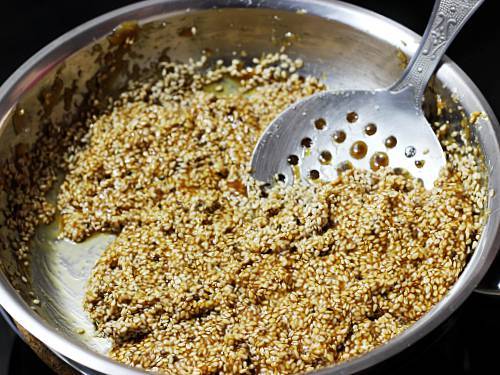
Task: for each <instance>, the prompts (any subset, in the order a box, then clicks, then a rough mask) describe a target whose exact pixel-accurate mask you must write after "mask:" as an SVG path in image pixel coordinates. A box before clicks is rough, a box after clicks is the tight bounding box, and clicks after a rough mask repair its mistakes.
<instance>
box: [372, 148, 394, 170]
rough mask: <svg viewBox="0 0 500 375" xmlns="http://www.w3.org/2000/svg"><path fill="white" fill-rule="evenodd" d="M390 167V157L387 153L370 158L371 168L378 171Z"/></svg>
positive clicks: (380, 153) (375, 154)
mask: <svg viewBox="0 0 500 375" xmlns="http://www.w3.org/2000/svg"><path fill="white" fill-rule="evenodd" d="M388 165H389V156H387V154H386V153H385V152H376V153H374V154H373V155H372V157H371V158H370V168H371V169H372V170H374V171H378V170H379V169H380V168H382V167H387V166H388Z"/></svg>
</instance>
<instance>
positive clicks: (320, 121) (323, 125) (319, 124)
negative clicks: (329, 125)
mask: <svg viewBox="0 0 500 375" xmlns="http://www.w3.org/2000/svg"><path fill="white" fill-rule="evenodd" d="M314 127H315V128H316V129H318V130H323V129H324V128H326V120H325V119H324V118H321V117H320V118H319V119H316V120H315V121H314Z"/></svg>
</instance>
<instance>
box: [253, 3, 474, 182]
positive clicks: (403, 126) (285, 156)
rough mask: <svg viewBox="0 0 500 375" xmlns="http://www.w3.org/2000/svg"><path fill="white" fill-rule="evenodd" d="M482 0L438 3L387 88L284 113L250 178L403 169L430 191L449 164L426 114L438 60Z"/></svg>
mask: <svg viewBox="0 0 500 375" xmlns="http://www.w3.org/2000/svg"><path fill="white" fill-rule="evenodd" d="M483 2H484V0H446V1H445V0H437V1H436V3H435V6H434V10H433V13H432V16H431V18H430V21H429V24H428V27H427V30H426V32H425V34H424V37H423V38H422V42H421V44H420V47H419V48H418V50H417V53H416V54H415V56H414V57H413V58H412V60H411V61H410V63H409V65H408V67H407V69H406V70H405V72H404V73H403V76H402V78H401V79H400V80H399V81H398V82H396V83H395V84H394V85H393V86H391V87H390V88H388V89H381V90H372V91H361V90H355V91H352V90H344V91H338V92H323V93H319V94H315V95H313V96H311V97H308V98H306V99H303V100H302V101H299V102H297V103H295V104H293V105H292V106H290V107H289V108H287V109H286V110H285V111H284V112H282V113H281V114H280V115H279V116H278V117H277V118H276V119H275V120H274V121H273V122H272V123H271V125H270V126H269V127H268V128H267V129H266V131H265V132H264V134H263V135H262V136H261V138H260V140H259V142H258V143H257V145H256V147H255V149H254V153H253V156H252V162H251V167H252V173H253V177H254V178H255V179H257V180H259V181H263V182H266V183H271V182H273V181H274V180H281V181H284V182H285V183H288V184H293V183H294V182H296V181H298V180H302V181H304V182H306V183H310V182H314V181H318V180H323V181H332V180H334V179H336V178H337V177H338V175H339V173H341V171H342V170H345V169H347V168H350V167H354V168H360V169H366V170H370V169H371V170H378V169H379V168H381V167H386V166H387V167H391V168H393V169H396V168H397V169H402V170H405V171H407V172H409V173H411V174H412V175H413V176H414V177H415V178H419V179H421V180H422V182H423V183H424V186H425V187H426V188H428V189H430V188H432V187H433V185H434V182H435V181H436V179H437V178H438V177H439V174H440V171H441V170H442V168H443V167H444V166H445V165H446V156H445V154H444V152H443V150H442V147H441V144H440V143H439V140H438V138H437V136H436V135H435V133H434V131H433V130H432V127H431V126H430V124H429V123H428V121H427V119H426V118H425V116H424V114H423V111H422V98H423V93H424V90H425V87H426V86H427V83H428V82H429V79H430V78H431V76H432V74H433V72H434V70H435V69H436V67H437V65H438V63H439V61H440V60H441V58H442V57H443V55H444V53H445V51H446V49H447V48H448V46H449V45H450V44H451V42H452V41H453V39H454V38H455V36H456V35H457V34H458V32H459V31H460V29H461V28H462V27H463V25H464V24H465V23H466V22H467V20H468V19H469V17H470V16H471V15H472V14H473V13H474V12H475V11H476V10H477V8H478V7H479V6H480V5H481V4H482V3H483Z"/></svg>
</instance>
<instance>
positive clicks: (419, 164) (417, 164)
mask: <svg viewBox="0 0 500 375" xmlns="http://www.w3.org/2000/svg"><path fill="white" fill-rule="evenodd" d="M424 165H425V160H415V167H417V168H419V169H420V168H423V167H424Z"/></svg>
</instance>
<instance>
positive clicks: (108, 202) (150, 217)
mask: <svg viewBox="0 0 500 375" xmlns="http://www.w3.org/2000/svg"><path fill="white" fill-rule="evenodd" d="M205 62H206V61H205V59H204V58H203V59H202V60H201V61H198V62H194V61H190V62H189V63H187V64H179V63H172V62H165V63H160V64H159V76H160V78H159V79H158V77H157V78H155V79H150V80H148V81H146V82H135V81H134V82H130V85H129V89H128V90H127V91H126V92H124V93H122V94H121V95H120V97H119V98H118V99H116V100H112V101H110V102H109V106H108V110H107V111H106V112H105V113H103V114H101V115H99V116H93V117H91V118H90V120H89V121H87V123H86V125H85V126H83V125H82V126H75V127H73V129H74V130H71V132H73V133H70V132H66V133H67V134H66V133H65V132H61V134H64V137H63V141H62V142H61V145H62V146H61V145H60V146H61V147H64V150H65V151H64V152H61V153H56V155H55V157H54V159H53V160H52V159H51V158H41V159H42V160H52V161H53V163H52V164H50V165H49V164H47V165H45V164H44V165H43V167H44V168H38V169H39V170H40V171H42V170H43V171H45V172H43V173H44V175H43V176H44V179H43V185H42V186H41V187H37V189H38V190H34V189H32V188H29V189H28V190H29V191H30V192H31V193H30V194H31V195H30V194H24V195H20V198H18V199H22V202H28V201H29V199H31V198H32V197H35V198H36V197H38V196H39V197H44V196H45V194H46V192H47V191H48V190H49V189H50V187H51V186H52V185H53V184H54V182H55V180H56V174H57V173H56V167H54V165H56V166H57V167H58V168H62V169H63V170H65V172H66V176H65V178H64V181H63V183H62V185H61V188H60V192H59V195H58V201H57V210H58V211H59V213H60V217H61V221H60V226H61V237H65V238H69V239H71V240H74V241H83V240H85V239H86V238H88V237H89V236H91V235H92V234H94V233H97V232H112V233H116V234H117V237H116V239H115V240H114V241H113V242H112V243H111V244H110V245H109V246H108V247H107V248H106V250H105V251H104V253H103V255H102V256H101V258H100V259H99V260H98V262H97V264H96V266H95V268H94V270H93V274H92V276H91V278H90V280H89V283H88V287H87V293H86V296H85V300H84V307H85V309H86V311H87V312H88V314H89V316H90V318H91V319H92V321H93V322H94V323H95V326H96V327H97V331H98V332H99V333H100V334H102V335H103V336H105V337H108V338H110V339H111V340H112V342H113V348H112V349H111V351H110V356H111V357H113V358H115V359H117V360H118V361H120V362H123V363H126V364H129V365H132V366H137V367H140V368H143V369H147V370H151V371H160V372H164V373H202V374H209V373H218V372H220V373H282V374H292V373H302V372H307V371H311V370H314V369H318V368H321V367H325V366H328V365H332V364H336V363H339V362H341V361H344V360H347V359H350V358H353V357H356V356H358V355H361V354H363V353H366V352H367V351H369V350H371V349H373V348H375V347H377V346H379V345H381V344H383V343H385V342H387V341H388V340H390V339H391V338H393V337H394V336H396V335H398V334H399V333H401V332H402V331H404V330H405V329H407V328H408V327H409V326H410V325H411V324H413V323H414V322H415V321H417V320H418V319H419V318H420V317H422V316H423V315H424V314H425V313H426V312H427V311H429V309H430V308H432V307H433V306H434V305H435V304H436V303H437V302H439V301H440V300H441V299H442V298H443V296H445V295H446V293H447V292H448V291H449V289H450V288H451V286H452V285H453V284H454V283H455V281H456V280H457V278H458V277H459V275H460V273H461V272H462V270H463V268H464V267H465V265H466V262H467V259H468V257H469V255H470V254H471V252H472V251H473V249H474V248H475V247H476V246H477V243H478V241H479V237H480V234H481V229H482V227H483V225H484V222H485V210H484V208H485V205H486V199H487V195H488V194H487V191H486V190H485V187H484V186H485V184H484V181H483V179H484V177H483V176H484V173H483V171H482V170H481V166H480V163H479V162H478V160H479V159H480V154H479V153H480V150H479V148H478V147H477V146H473V145H472V144H471V143H470V142H469V141H470V140H469V139H466V138H467V137H465V138H463V137H462V138H461V139H459V141H460V142H456V140H457V138H460V137H461V136H462V133H460V134H452V135H451V138H450V137H447V134H445V133H446V131H445V130H443V129H442V127H443V126H444V125H446V124H437V125H436V131H437V132H438V134H439V135H440V137H441V141H442V144H443V147H444V149H445V151H446V153H447V157H448V160H449V163H448V165H447V168H446V169H445V170H443V172H442V174H441V176H440V178H439V179H438V181H437V182H436V185H435V187H434V189H432V190H425V189H424V187H423V186H422V185H421V184H420V183H419V182H418V181H416V180H414V179H413V178H412V177H411V176H409V175H406V174H401V173H396V172H395V171H392V170H391V169H388V168H381V169H380V170H378V171H376V172H370V171H360V170H347V171H345V172H343V173H342V174H341V176H340V178H339V179H338V180H337V181H335V182H331V183H321V182H319V183H317V184H314V185H313V186H304V185H301V184H295V185H293V186H284V185H283V184H281V183H279V182H278V183H276V185H275V186H273V187H271V188H270V189H268V190H265V191H264V190H262V189H261V187H259V186H258V184H257V182H255V181H253V180H251V179H250V178H249V173H248V172H249V171H248V168H247V166H248V162H249V160H250V157H251V153H252V151H253V147H254V145H255V143H256V142H257V140H258V138H259V136H260V134H261V132H262V131H263V130H264V129H265V127H266V126H267V125H268V124H269V123H270V122H271V121H272V120H273V119H274V118H275V117H276V116H277V115H278V114H279V113H280V112H281V111H282V110H284V109H285V108H286V107H287V106H289V105H291V104H292V103H294V102H296V101H297V100H299V99H301V98H303V97H306V96H309V95H311V94H314V93H316V92H318V91H321V90H324V89H325V86H324V85H323V84H322V83H320V82H319V81H318V80H317V79H316V78H314V77H310V76H306V77H304V76H302V75H301V74H300V73H299V71H300V68H301V67H302V65H303V62H302V61H301V60H292V59H290V58H289V57H288V56H286V55H283V54H270V55H264V56H262V57H261V58H255V59H253V60H252V64H249V65H245V64H244V63H243V62H242V61H240V60H237V59H235V60H233V61H231V62H230V63H229V64H227V65H226V64H225V62H224V61H222V60H220V61H217V62H216V63H215V65H214V67H213V68H211V69H208V70H205V68H204V64H205ZM440 129H441V130H440ZM464 134H465V133H464ZM452 138H453V139H452ZM51 139H53V138H51ZM75 140H77V142H75ZM49 146H50V147H48V146H47V147H45V148H50V149H55V146H56V145H52V144H51V145H49ZM45 148H44V147H40V148H38V149H39V150H44V149H45ZM36 152H47V151H36ZM34 163H36V161H34ZM45 163H48V162H45ZM40 173H42V172H40ZM28 185H29V186H31V185H34V186H38V185H37V183H36V181H35V182H33V183H30V184H28ZM20 186H24V185H20ZM23 191H24V190H23ZM33 192H34V193H33ZM40 199H42V198H40ZM43 199H44V198H43ZM43 199H42V200H41V203H40V205H41V206H40V207H39V210H37V211H34V212H35V215H31V219H32V220H28V223H30V224H29V228H27V230H25V231H24V232H23V231H21V234H22V238H23V241H24V242H22V246H23V247H22V252H20V254H25V253H26V252H27V250H26V249H27V247H26V246H27V244H28V243H29V238H30V236H31V235H32V234H31V233H32V232H33V231H34V229H33V228H34V227H35V226H36V225H35V224H37V223H39V222H48V221H50V220H52V218H53V216H54V214H55V211H56V210H55V208H54V207H53V206H51V205H49V204H47V203H46V201H45V200H43ZM44 205H46V207H45V206H44ZM22 207H24V206H22ZM23 210H24V209H23ZM24 211H26V212H24ZM24 211H23V213H24V216H23V217H28V218H29V217H30V215H29V214H28V213H27V212H28V211H27V209H26V210H24ZM37 220H38V221H37ZM13 222H14V223H15V224H16V225H20V224H19V222H20V220H14V221H13ZM32 227H33V228H32ZM21 229H22V228H21ZM23 256H24V255H23Z"/></svg>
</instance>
